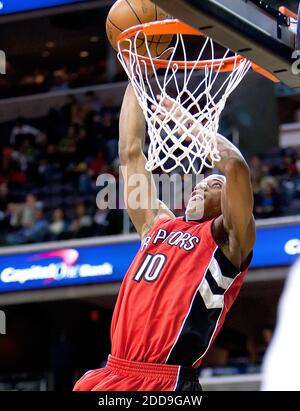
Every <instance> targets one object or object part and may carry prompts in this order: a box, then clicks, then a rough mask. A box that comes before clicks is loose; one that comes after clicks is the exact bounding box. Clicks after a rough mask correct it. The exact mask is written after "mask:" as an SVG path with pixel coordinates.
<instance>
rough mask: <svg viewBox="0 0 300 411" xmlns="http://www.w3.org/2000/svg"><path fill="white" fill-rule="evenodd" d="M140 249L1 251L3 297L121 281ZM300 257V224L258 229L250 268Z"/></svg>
mask: <svg viewBox="0 0 300 411" xmlns="http://www.w3.org/2000/svg"><path fill="white" fill-rule="evenodd" d="M139 247H140V241H138V240H137V239H136V237H135V238H134V239H133V238H132V239H131V240H130V241H126V242H124V241H122V240H120V242H113V243H110V244H98V245H88V246H82V245H81V246H78V247H73V246H70V247H68V246H66V247H64V248H58V249H51V250H44V251H36V252H30V253H29V252H25V253H20V252H18V253H17V252H15V253H14V254H12V253H10V254H5V255H3V254H2V255H1V249H0V293H1V292H7V291H20V290H28V289H46V288H53V287H60V286H73V285H83V284H91V283H109V282H118V281H122V279H123V278H124V275H125V274H126V271H127V270H128V268H129V266H130V264H131V262H132V260H133V259H134V256H135V255H136V253H137V251H138V250H139ZM18 250H20V248H18ZM299 256H300V225H299V224H295V225H290V226H284V227H259V228H258V229H257V238H256V244H255V247H254V256H253V260H252V262H251V266H250V268H252V269H255V268H260V269H262V268H264V267H276V266H289V265H291V264H293V263H294V262H295V261H296V259H297V258H299ZM248 275H251V272H249V274H248Z"/></svg>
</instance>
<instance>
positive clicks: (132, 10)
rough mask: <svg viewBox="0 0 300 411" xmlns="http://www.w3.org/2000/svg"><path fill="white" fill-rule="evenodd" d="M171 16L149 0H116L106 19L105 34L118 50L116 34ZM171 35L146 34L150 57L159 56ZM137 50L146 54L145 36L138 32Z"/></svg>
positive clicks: (168, 42)
mask: <svg viewBox="0 0 300 411" xmlns="http://www.w3.org/2000/svg"><path fill="white" fill-rule="evenodd" d="M168 18H171V16H169V15H168V14H166V13H165V12H164V11H163V10H162V9H160V8H159V7H157V6H156V4H153V3H151V1H150V0H118V1H116V3H115V4H114V5H113V6H112V7H111V9H110V11H109V13H108V16H107V19H106V34H107V37H108V39H109V41H110V44H111V45H112V47H113V48H114V49H115V50H118V46H117V38H118V35H119V34H120V33H121V32H122V31H124V30H126V29H128V28H129V27H132V26H136V25H138V24H142V23H149V22H151V21H157V20H165V19H168ZM172 37H173V36H172V35H159V36H158V35H157V36H148V45H149V50H150V52H151V56H152V57H156V56H159V55H160V54H161V53H162V52H163V51H165V50H166V49H167V48H168V47H169V45H170V43H171V40H172ZM137 51H138V53H139V54H140V55H142V56H144V55H145V54H147V48H146V45H145V37H144V35H143V34H140V35H139V37H138V41H137Z"/></svg>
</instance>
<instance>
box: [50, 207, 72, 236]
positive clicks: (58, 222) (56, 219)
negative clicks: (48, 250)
mask: <svg viewBox="0 0 300 411" xmlns="http://www.w3.org/2000/svg"><path fill="white" fill-rule="evenodd" d="M48 230H49V235H48V239H49V240H50V241H54V240H61V239H63V238H64V237H66V233H67V230H68V224H67V222H66V220H65V219H64V212H63V210H62V209H61V208H56V209H55V210H54V211H53V213H52V222H51V223H50V224H49V227H48Z"/></svg>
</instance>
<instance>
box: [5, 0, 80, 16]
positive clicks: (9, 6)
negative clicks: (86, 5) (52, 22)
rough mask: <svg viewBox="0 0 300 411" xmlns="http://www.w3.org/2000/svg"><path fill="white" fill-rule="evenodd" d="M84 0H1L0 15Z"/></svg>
mask: <svg viewBox="0 0 300 411" xmlns="http://www.w3.org/2000/svg"><path fill="white" fill-rule="evenodd" d="M83 1H84V0H27V1H21V0H1V1H0V16H1V15H2V14H11V13H18V12H24V11H30V10H38V9H44V8H47V7H54V6H62V5H65V4H72V3H82V2H83Z"/></svg>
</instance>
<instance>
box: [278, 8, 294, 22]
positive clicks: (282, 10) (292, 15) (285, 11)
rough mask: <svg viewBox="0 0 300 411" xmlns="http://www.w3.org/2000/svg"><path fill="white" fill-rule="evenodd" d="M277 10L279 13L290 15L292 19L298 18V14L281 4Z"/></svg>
mask: <svg viewBox="0 0 300 411" xmlns="http://www.w3.org/2000/svg"><path fill="white" fill-rule="evenodd" d="M279 11H280V13H281V14H283V15H284V16H287V17H291V18H292V19H295V20H298V16H297V14H296V13H294V12H293V11H292V10H290V9H288V8H287V7H284V6H281V7H279Z"/></svg>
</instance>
